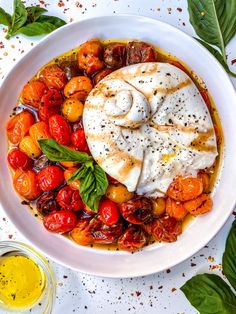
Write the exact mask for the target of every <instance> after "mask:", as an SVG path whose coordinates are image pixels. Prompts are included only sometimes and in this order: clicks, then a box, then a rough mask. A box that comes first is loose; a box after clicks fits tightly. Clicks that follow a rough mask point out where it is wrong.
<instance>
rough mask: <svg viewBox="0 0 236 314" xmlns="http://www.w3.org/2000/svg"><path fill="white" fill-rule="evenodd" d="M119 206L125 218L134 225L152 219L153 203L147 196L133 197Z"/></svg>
mask: <svg viewBox="0 0 236 314" xmlns="http://www.w3.org/2000/svg"><path fill="white" fill-rule="evenodd" d="M118 206H119V210H120V213H121V215H122V216H123V217H124V219H125V220H127V221H128V222H130V223H132V224H134V225H141V224H143V223H147V222H149V221H151V220H152V205H151V202H150V201H149V200H148V199H147V198H144V197H143V198H137V199H132V200H130V201H128V202H126V203H122V204H119V205H118Z"/></svg>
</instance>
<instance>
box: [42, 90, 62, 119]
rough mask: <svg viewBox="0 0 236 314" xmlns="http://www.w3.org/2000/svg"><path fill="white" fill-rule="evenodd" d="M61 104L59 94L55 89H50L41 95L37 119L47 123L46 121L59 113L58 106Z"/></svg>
mask: <svg viewBox="0 0 236 314" xmlns="http://www.w3.org/2000/svg"><path fill="white" fill-rule="evenodd" d="M62 103H63V97H62V95H61V93H60V92H59V91H58V90H56V89H55V88H50V89H49V90H48V91H47V92H46V93H45V95H43V97H42V99H41V102H40V104H39V119H40V120H42V121H44V122H48V119H49V118H50V117H51V116H53V115H54V114H57V113H59V112H60V106H61V104H62Z"/></svg>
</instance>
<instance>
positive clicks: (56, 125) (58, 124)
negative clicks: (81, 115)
mask: <svg viewBox="0 0 236 314" xmlns="http://www.w3.org/2000/svg"><path fill="white" fill-rule="evenodd" d="M49 129H50V133H51V135H52V137H53V138H54V139H55V140H56V141H57V142H58V143H59V144H62V145H68V144H70V141H71V127H70V125H69V123H68V122H67V121H66V119H65V118H63V117H62V116H61V115H59V114H55V115H53V116H51V117H50V118H49Z"/></svg>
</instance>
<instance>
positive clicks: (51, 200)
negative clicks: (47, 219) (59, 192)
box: [36, 191, 60, 216]
mask: <svg viewBox="0 0 236 314" xmlns="http://www.w3.org/2000/svg"><path fill="white" fill-rule="evenodd" d="M36 208H37V211H38V212H39V213H40V214H41V215H43V216H46V215H48V214H50V213H51V212H55V211H56V210H59V209H60V207H59V205H58V204H57V202H56V193H55V192H52V191H49V192H45V193H43V194H42V195H41V196H40V197H39V198H38V199H37V202H36Z"/></svg>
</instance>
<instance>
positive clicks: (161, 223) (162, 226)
mask: <svg viewBox="0 0 236 314" xmlns="http://www.w3.org/2000/svg"><path fill="white" fill-rule="evenodd" d="M181 232H182V227H181V222H180V221H177V220H176V219H175V218H173V217H169V216H163V217H161V218H158V219H154V221H153V223H152V234H153V236H154V238H155V240H156V241H164V242H174V241H176V240H177V236H178V235H179V234H181Z"/></svg>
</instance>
